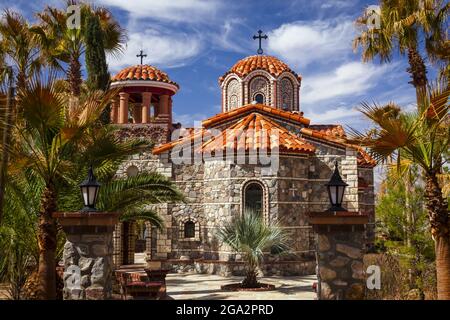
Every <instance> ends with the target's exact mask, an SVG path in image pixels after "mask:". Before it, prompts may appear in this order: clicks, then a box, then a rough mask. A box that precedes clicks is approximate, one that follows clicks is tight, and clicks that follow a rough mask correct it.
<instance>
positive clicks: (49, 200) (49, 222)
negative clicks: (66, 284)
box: [38, 183, 57, 300]
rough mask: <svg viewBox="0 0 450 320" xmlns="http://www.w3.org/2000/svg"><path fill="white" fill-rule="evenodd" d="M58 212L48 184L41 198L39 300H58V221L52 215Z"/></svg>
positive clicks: (52, 191)
mask: <svg viewBox="0 0 450 320" xmlns="http://www.w3.org/2000/svg"><path fill="white" fill-rule="evenodd" d="M55 210H56V194H55V189H54V186H53V184H52V183H49V184H47V186H46V188H45V189H44V192H43V194H42V197H41V211H40V216H39V234H38V241H39V269H38V279H39V285H38V298H39V299H46V300H54V299H56V270H55V268H56V261H55V251H56V232H57V228H56V221H55V219H54V218H53V217H52V213H53V212H54V211H55Z"/></svg>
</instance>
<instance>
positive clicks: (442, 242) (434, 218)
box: [425, 171, 450, 300]
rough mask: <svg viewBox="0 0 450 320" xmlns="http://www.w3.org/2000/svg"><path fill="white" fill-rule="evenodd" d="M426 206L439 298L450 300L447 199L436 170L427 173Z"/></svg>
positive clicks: (449, 247)
mask: <svg viewBox="0 0 450 320" xmlns="http://www.w3.org/2000/svg"><path fill="white" fill-rule="evenodd" d="M425 199H426V207H427V210H428V215H429V219H430V224H431V233H432V235H433V238H434V241H435V250H436V278H437V292H438V299H440V300H450V232H449V217H448V207H447V200H446V199H444V197H443V196H442V190H441V187H440V185H439V183H438V179H437V175H436V172H434V171H433V172H431V173H427V175H426V187H425Z"/></svg>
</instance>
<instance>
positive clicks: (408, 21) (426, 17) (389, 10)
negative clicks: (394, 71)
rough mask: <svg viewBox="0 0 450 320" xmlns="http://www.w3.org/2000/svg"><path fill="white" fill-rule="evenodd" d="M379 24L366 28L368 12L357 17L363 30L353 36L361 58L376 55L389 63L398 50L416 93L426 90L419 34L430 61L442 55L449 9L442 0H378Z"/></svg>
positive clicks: (424, 67) (425, 72)
mask: <svg viewBox="0 0 450 320" xmlns="http://www.w3.org/2000/svg"><path fill="white" fill-rule="evenodd" d="M380 9H381V12H380V13H381V14H380V16H379V17H380V26H379V28H378V27H375V28H367V22H368V18H369V16H368V15H366V14H365V15H363V16H361V17H360V18H358V19H357V21H356V23H357V25H359V26H360V27H362V28H363V31H362V32H361V33H360V34H359V35H358V36H357V37H356V38H355V39H354V41H353V47H354V49H356V48H358V47H361V48H362V58H363V61H370V60H374V59H375V58H376V57H379V59H380V61H381V62H389V61H390V60H391V58H392V55H393V54H394V53H395V52H398V53H399V54H401V55H405V54H407V56H408V63H409V68H408V69H407V71H408V72H409V73H410V74H411V77H412V81H411V84H412V85H413V86H414V87H415V88H416V91H417V94H418V95H419V94H420V93H421V92H425V91H426V85H427V75H426V74H427V70H426V66H425V62H424V59H423V57H422V56H421V54H420V52H419V43H420V42H421V41H422V39H420V37H424V39H423V40H424V42H425V49H426V53H427V56H428V57H429V58H430V59H431V60H433V61H439V60H442V59H447V61H448V56H447V57H446V58H445V55H443V54H442V52H443V51H445V50H443V48H442V44H443V43H444V40H446V33H445V32H446V30H445V23H446V19H447V15H448V10H449V9H450V6H449V4H448V3H447V4H446V3H445V2H443V1H441V0H425V1H424V0H381V1H380Z"/></svg>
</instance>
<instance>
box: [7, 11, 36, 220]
mask: <svg viewBox="0 0 450 320" xmlns="http://www.w3.org/2000/svg"><path fill="white" fill-rule="evenodd" d="M0 61H1V63H0V68H1V69H0V82H4V81H5V80H6V79H7V80H8V86H9V88H8V89H7V90H5V91H6V92H7V94H6V100H7V102H6V103H5V105H6V107H5V109H4V111H5V112H4V113H3V114H4V115H5V118H4V119H3V121H5V123H7V124H9V125H6V126H3V128H4V130H3V132H2V143H3V144H4V145H7V144H9V143H10V127H11V125H12V124H13V123H14V122H15V121H16V120H17V119H18V117H19V118H20V110H16V108H15V107H14V104H13V100H14V97H13V96H14V91H13V89H12V87H13V84H14V83H15V85H16V87H17V88H18V89H19V90H21V89H23V88H25V86H26V83H27V80H28V79H29V78H30V77H31V76H32V75H33V74H34V73H35V72H37V71H39V69H40V68H41V66H42V64H43V60H42V56H41V55H40V53H39V48H38V43H37V42H36V39H35V37H34V34H33V33H32V32H31V28H30V26H29V24H28V22H27V21H26V20H25V19H24V18H23V16H22V15H20V14H18V13H16V12H13V11H10V10H5V11H3V13H2V16H1V21H0ZM7 63H10V64H12V66H7V65H6V64H7ZM14 74H15V75H16V76H14ZM18 111H19V112H18ZM8 156H9V155H8V150H7V149H6V148H5V149H4V150H3V152H2V154H1V166H0V224H1V221H2V216H3V204H4V192H5V181H4V180H5V177H6V170H7V164H8Z"/></svg>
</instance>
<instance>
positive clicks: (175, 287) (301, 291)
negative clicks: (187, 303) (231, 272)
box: [166, 274, 317, 300]
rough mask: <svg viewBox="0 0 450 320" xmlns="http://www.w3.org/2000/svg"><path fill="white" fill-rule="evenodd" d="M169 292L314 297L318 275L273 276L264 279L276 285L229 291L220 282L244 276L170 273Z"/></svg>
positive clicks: (189, 296) (181, 296)
mask: <svg viewBox="0 0 450 320" xmlns="http://www.w3.org/2000/svg"><path fill="white" fill-rule="evenodd" d="M166 281H167V295H168V296H169V298H171V299H175V300H249V299H250V300H314V299H315V298H316V293H315V292H314V291H313V289H312V286H313V283H314V282H315V281H317V278H316V276H315V275H310V276H301V277H280V276H272V277H268V278H261V280H260V281H261V282H264V283H269V284H273V285H275V287H276V289H275V290H272V291H264V292H248V291H247V292H245V291H244V292H243V291H240V292H229V291H222V290H221V289H220V286H222V285H224V284H229V283H235V282H240V281H242V277H227V278H225V277H221V276H218V275H209V274H168V275H167V278H166Z"/></svg>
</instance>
